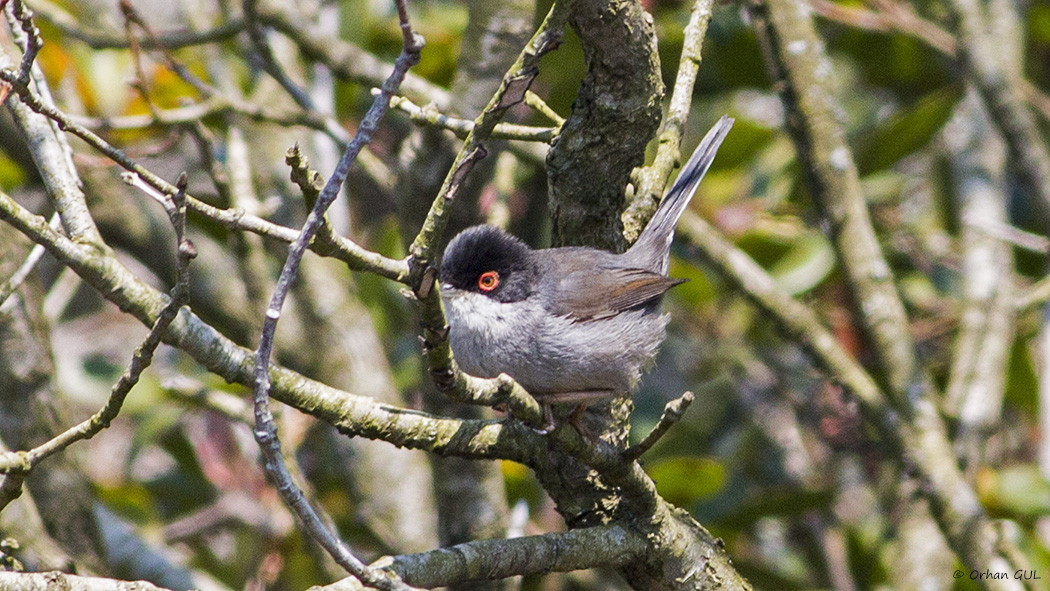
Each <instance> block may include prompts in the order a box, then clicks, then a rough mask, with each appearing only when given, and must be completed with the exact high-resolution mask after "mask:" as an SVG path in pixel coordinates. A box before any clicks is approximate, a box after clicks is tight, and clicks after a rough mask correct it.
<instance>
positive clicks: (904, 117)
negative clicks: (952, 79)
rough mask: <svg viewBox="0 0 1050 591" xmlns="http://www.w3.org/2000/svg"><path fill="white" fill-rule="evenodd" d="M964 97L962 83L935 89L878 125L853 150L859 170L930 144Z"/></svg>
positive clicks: (879, 166) (884, 163) (878, 167)
mask: <svg viewBox="0 0 1050 591" xmlns="http://www.w3.org/2000/svg"><path fill="white" fill-rule="evenodd" d="M961 97H962V88H961V87H957V86H952V87H947V88H941V89H939V90H935V91H933V92H931V93H929V94H927V95H926V96H924V97H923V98H921V99H920V100H918V101H916V103H915V104H914V105H912V107H911V109H909V110H906V111H902V112H900V113H897V114H896V115H894V116H893V117H890V118H889V119H887V120H886V121H885V122H884V123H883V125H882V126H880V127H879V128H878V129H875V130H874V131H873V132H871V133H866V134H864V136H863V137H862V138H858V142H857V146H856V149H855V150H854V154H855V156H856V159H857V169H858V170H859V171H860V174H861V175H862V176H863V175H867V174H870V173H872V172H875V171H878V170H882V169H883V168H887V167H888V166H890V165H892V164H893V163H895V162H897V161H898V160H900V159H901V158H903V157H905V156H907V155H908V154H911V153H912V152H915V151H916V150H918V149H920V148H922V147H923V146H925V145H926V144H928V143H929V142H930V139H931V138H932V137H933V135H934V134H936V133H937V132H938V131H940V129H941V127H943V126H944V124H945V122H947V121H948V118H949V117H951V115H952V112H953V110H954V107H955V104H956V103H957V102H959V99H960V98H961Z"/></svg>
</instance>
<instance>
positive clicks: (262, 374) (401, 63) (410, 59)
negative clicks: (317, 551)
mask: <svg viewBox="0 0 1050 591" xmlns="http://www.w3.org/2000/svg"><path fill="white" fill-rule="evenodd" d="M395 4H396V6H397V9H398V16H399V20H400V23H401V29H402V32H403V48H402V51H401V55H400V56H398V58H397V61H396V62H395V65H394V71H393V72H392V73H391V74H390V76H389V77H388V78H387V79H386V81H385V82H383V85H382V87H381V88H382V92H381V93H380V95H379V96H377V97H376V98H375V100H374V101H373V103H372V106H371V107H370V108H369V109H368V112H367V113H366V114H365V116H364V119H363V120H362V121H361V124H360V126H359V127H358V130H357V133H356V134H355V136H354V139H353V140H352V141H351V142H350V144H349V145H348V146H347V147H346V151H345V152H344V153H343V157H342V158H341V159H340V161H339V164H338V165H337V166H336V169H335V172H333V173H332V176H331V177H329V178H328V182H327V183H326V184H325V187H324V189H323V190H322V191H321V195H320V196H319V197H318V199H317V203H316V204H315V205H314V208H313V210H311V212H310V215H309V216H308V217H307V219H306V223H305V224H304V225H303V229H302V231H301V232H300V234H299V237H298V238H297V239H296V241H295V242H294V243H293V244H292V246H291V248H289V252H288V258H287V259H286V260H285V263H284V268H283V269H282V270H281V275H280V278H279V279H278V280H277V285H276V287H275V288H274V291H273V295H272V297H271V299H270V305H269V307H268V308H267V310H266V318H265V320H264V321H263V328H262V335H261V337H260V339H259V347H258V350H257V351H256V354H255V368H254V375H255V388H254V400H255V422H256V427H255V438H256V440H257V441H258V443H259V447H260V449H261V450H262V452H263V455H264V457H265V468H266V472H267V474H268V475H269V476H270V477H271V478H272V479H273V481H274V485H275V486H276V488H277V491H278V492H279V493H280V495H281V498H282V499H284V501H285V503H286V504H288V506H289V507H290V508H291V509H292V511H293V512H295V514H296V516H297V517H298V518H299V520H300V522H301V523H302V524H303V526H304V527H305V528H306V530H307V532H308V533H309V534H310V536H311V537H313V538H314V539H315V540H317V542H318V543H319V544H320V545H321V546H322V547H323V548H324V549H325V550H326V551H327V552H328V553H329V554H330V555H331V556H332V558H334V559H335V561H336V562H338V563H339V565H340V566H342V567H343V568H344V569H346V571H347V572H349V573H350V574H352V575H354V576H355V577H357V578H358V579H359V580H361V582H363V583H365V584H366V585H369V586H372V587H376V588H379V589H384V590H398V591H400V590H407V589H410V587H409V586H408V585H406V584H405V583H404V582H402V581H401V580H400V579H399V578H398V577H397V576H396V575H393V574H392V573H389V572H381V571H378V570H376V569H373V568H370V567H368V566H366V565H365V564H364V563H362V562H361V561H360V560H358V559H357V557H355V556H354V555H353V554H352V553H351V552H350V549H349V548H348V547H347V546H346V544H345V543H343V542H342V540H340V539H339V538H338V537H337V536H336V535H335V533H334V532H333V531H331V530H330V529H329V528H328V527H327V526H326V524H325V523H324V520H322V519H321V517H320V516H319V515H318V513H317V512H316V511H315V510H314V509H313V507H312V506H311V505H310V503H309V502H308V501H307V500H306V497H305V496H304V495H303V493H302V491H301V490H299V488H298V487H297V486H296V485H295V483H294V481H293V480H292V476H291V474H290V473H289V471H288V467H287V466H286V464H285V462H284V458H283V456H282V454H281V444H280V440H279V439H278V436H277V425H276V423H275V422H274V419H273V414H272V412H271V411H270V404H269V391H270V355H271V353H272V350H273V338H274V334H275V333H276V330H277V321H278V320H279V319H280V317H281V308H282V307H283V305H284V300H285V298H286V296H287V294H288V290H289V289H290V287H291V284H292V282H293V281H294V280H295V276H296V274H297V272H298V267H299V262H300V261H301V260H302V257H303V255H304V254H305V252H306V248H307V246H308V245H309V243H310V240H311V239H312V238H313V237H314V235H315V234H316V233H317V231H318V230H319V229H320V228H321V226H322V225H323V223H324V212H325V211H326V210H327V209H328V207H329V206H330V205H331V204H332V202H333V201H334V200H335V198H336V197H337V196H338V195H339V191H340V189H341V188H342V186H343V181H344V180H345V179H346V175H347V174H348V173H349V170H350V165H351V164H352V163H353V161H354V159H355V158H356V157H357V153H358V152H359V151H360V150H361V148H362V147H363V146H364V145H365V144H367V143H368V142H369V141H371V139H372V135H373V134H374V133H375V132H376V130H377V129H378V127H379V121H380V119H381V118H382V117H383V114H384V113H385V112H386V110H387V106H388V105H389V104H390V97H391V96H393V95H394V93H395V92H396V91H397V88H398V86H399V85H400V84H401V81H402V80H403V79H404V77H405V74H406V73H407V72H408V69H409V68H410V67H411V66H413V65H415V64H416V63H418V62H419V53H420V50H422V48H423V38H422V37H421V36H419V35H418V34H416V33H415V32H413V31H412V29H411V25H410V23H409V21H408V12H407V8H406V6H405V0H396V2H395Z"/></svg>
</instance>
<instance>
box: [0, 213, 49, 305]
mask: <svg viewBox="0 0 1050 591" xmlns="http://www.w3.org/2000/svg"><path fill="white" fill-rule="evenodd" d="M48 225H49V226H51V229H53V230H57V229H58V227H59V225H61V224H60V220H59V218H58V214H57V213H55V214H52V215H51V220H50V221H48ZM43 256H44V247H43V246H40V245H39V244H35V245H33V248H32V250H30V251H29V254H28V255H27V256H26V260H25V261H23V262H22V264H21V265H19V267H18V269H16V270H15V272H14V273H12V274H11V276H10V277H8V279H7V281H5V282H3V284H0V314H3V313H4V312H6V311H7V298H9V297H11V294H13V293H14V292H15V290H17V289H18V288H19V287H21V286H22V283H23V282H24V281H25V280H26V278H27V277H29V274H30V273H32V272H33V269H34V268H35V267H36V264H37V263H39V262H40V259H41V258H43Z"/></svg>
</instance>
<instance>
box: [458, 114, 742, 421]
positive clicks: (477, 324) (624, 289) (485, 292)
mask: <svg viewBox="0 0 1050 591" xmlns="http://www.w3.org/2000/svg"><path fill="white" fill-rule="evenodd" d="M732 125H733V120H732V119H730V118H729V117H725V116H723V117H722V118H721V119H720V120H719V121H718V123H716V124H715V126H714V127H713V128H711V130H710V131H708V132H707V135H706V136H705V137H704V139H703V141H701V142H700V145H699V146H698V147H697V148H696V151H694V152H693V155H692V157H691V158H690V159H689V162H687V163H686V165H685V166H684V167H683V168H682V172H681V173H680V174H679V176H678V179H677V180H676V181H675V183H674V186H672V187H671V190H670V191H668V193H667V195H666V196H665V197H664V198H663V200H662V201H661V202H660V206H659V208H658V209H657V210H656V213H655V214H654V215H653V218H652V220H650V222H649V224H648V225H647V226H646V227H645V229H644V230H643V231H642V233H641V235H640V236H639V237H638V240H637V242H635V243H634V245H633V246H631V248H629V249H628V250H627V252H624V253H623V254H613V253H611V252H606V251H603V250H598V249H594V248H587V247H576V246H570V247H561V248H548V249H541V250H533V249H532V248H530V247H529V246H528V245H526V244H525V243H524V242H522V241H521V240H520V239H518V238H517V237H515V236H512V235H510V234H508V233H506V232H504V231H503V230H501V229H499V228H496V227H494V226H487V225H482V226H474V227H472V228H467V229H466V230H463V231H462V232H460V233H459V234H457V235H456V237H455V238H453V239H452V242H450V243H449V245H448V247H447V248H446V249H445V254H444V257H443V260H442V263H441V271H440V286H441V297H442V300H443V301H444V304H445V312H446V314H447V316H448V323H449V329H450V331H449V342H450V344H451V346H452V352H453V354H454V355H455V359H456V361H457V362H458V363H459V365H460V368H462V369H463V370H464V371H465V372H467V373H469V374H471V375H475V376H478V377H486V378H493V377H496V376H498V375H499V374H500V373H501V372H502V373H506V374H508V375H510V376H511V377H513V378H514V379H515V380H516V381H517V382H518V383H519V384H521V386H522V387H523V388H525V389H526V390H527V391H528V392H529V393H530V394H532V395H533V396H534V397H536V399H537V400H538V401H539V402H540V403H541V404H542V405H543V406H544V410H545V412H546V413H547V414H548V424H549V423H550V419H549V413H550V404H552V403H563V402H574V403H577V404H578V405H580V406H578V407H577V410H576V411H575V412H574V413H573V415H574V417H577V418H578V414H579V413H580V412H582V410H583V408H584V407H585V406H586V405H587V404H589V403H592V402H594V401H597V400H601V399H605V398H610V397H613V396H616V395H618V394H623V393H629V392H631V391H633V390H634V388H635V386H636V385H637V383H638V380H639V379H640V378H641V375H642V372H643V371H644V370H646V369H648V368H649V367H650V366H651V365H652V364H653V360H654V358H655V357H656V352H657V349H658V348H659V347H660V344H661V343H662V342H663V340H664V338H665V336H666V331H665V328H666V326H667V322H668V316H667V315H666V314H661V313H660V311H659V304H660V301H661V300H662V299H663V294H664V293H665V292H666V291H667V290H669V289H670V288H672V287H674V286H675V285H678V284H679V283H682V282H683V281H684V280H682V279H671V278H669V277H668V276H667V270H668V262H669V257H670V251H671V239H672V237H673V236H674V229H675V226H676V225H677V224H678V219H679V218H680V217H681V215H682V212H683V211H685V207H686V205H687V204H688V203H689V200H690V199H692V197H693V194H694V193H695V192H696V189H697V186H698V185H699V184H700V181H701V179H703V177H704V174H705V173H706V172H707V169H708V168H709V167H710V166H711V162H712V161H713V160H714V158H715V153H716V152H717V151H718V147H719V146H720V145H721V143H722V140H724V139H725V137H726V134H728V133H729V129H730V127H732Z"/></svg>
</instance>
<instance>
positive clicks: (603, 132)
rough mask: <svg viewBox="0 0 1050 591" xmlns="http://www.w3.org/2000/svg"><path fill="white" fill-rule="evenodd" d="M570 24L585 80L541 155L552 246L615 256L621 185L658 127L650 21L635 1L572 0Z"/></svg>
mask: <svg viewBox="0 0 1050 591" xmlns="http://www.w3.org/2000/svg"><path fill="white" fill-rule="evenodd" d="M569 22H570V23H571V24H572V27H573V29H575V31H576V33H577V35H579V36H580V40H581V42H582V44H583V51H584V57H585V58H586V60H587V76H586V78H584V80H583V82H582V84H581V85H580V90H579V94H578V95H577V97H576V101H575V102H574V103H573V107H572V114H571V115H570V116H569V118H568V120H567V121H566V122H565V124H564V125H562V130H561V133H560V134H559V135H558V138H557V139H556V140H555V142H554V145H553V147H552V148H551V151H550V154H548V156H547V178H548V187H549V201H550V210H551V217H552V221H553V224H554V227H553V235H552V242H553V243H554V245H555V246H564V245H587V246H594V247H598V248H604V249H606V250H612V251H615V252H620V251H622V250H623V249H624V246H625V242H624V238H623V225H622V223H621V222H620V212H621V211H623V205H624V187H626V186H627V181H628V180H629V178H630V174H631V171H632V170H634V168H635V167H636V166H638V165H640V164H642V162H643V160H644V159H645V147H646V146H647V145H648V143H649V140H650V139H652V136H653V133H654V132H655V131H656V127H657V125H659V123H660V100H661V98H662V97H663V81H662V80H661V79H660V58H659V56H658V54H657V51H656V35H655V32H654V30H653V22H652V16H651V15H649V14H648V13H647V12H645V10H644V9H643V8H642V5H641V3H640V2H638V1H637V0H613V1H606V0H578V1H577V2H575V3H574V5H573V7H572V9H571V17H570V21H569Z"/></svg>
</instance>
